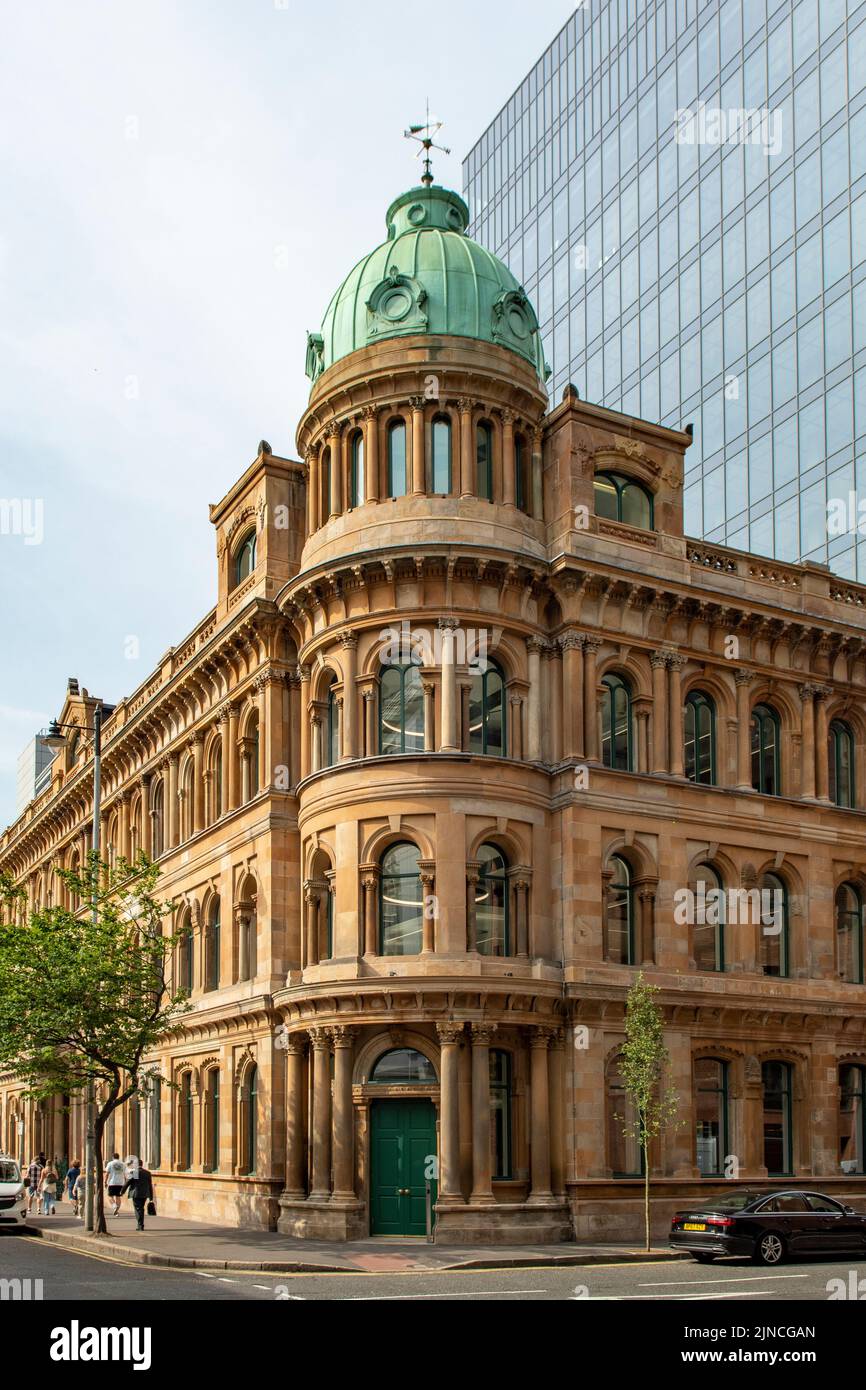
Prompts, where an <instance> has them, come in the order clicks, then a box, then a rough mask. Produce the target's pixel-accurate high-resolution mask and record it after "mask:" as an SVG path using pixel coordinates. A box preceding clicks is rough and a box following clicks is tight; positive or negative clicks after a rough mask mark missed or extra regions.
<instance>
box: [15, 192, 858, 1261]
mask: <svg viewBox="0 0 866 1390" xmlns="http://www.w3.org/2000/svg"><path fill="white" fill-rule="evenodd" d="M467 221H468V214H467V210H466V207H465V205H464V204H463V202H462V200H461V199H460V198H459V197H458V196H457V195H456V194H454V193H450V192H447V191H445V190H443V189H440V188H438V187H435V186H433V187H430V186H426V185H425V186H424V187H422V188H415V189H412V190H411V191H410V192H409V193H407V194H405V195H404V196H402V197H400V198H398V199H397V200H396V201H395V202H394V204H393V205H392V206H391V208H390V209H389V210H388V214H387V226H388V238H387V240H386V241H385V242H384V244H383V245H382V246H380V247H379V248H377V249H376V250H375V251H373V252H372V253H371V254H370V255H369V256H367V257H365V258H364V259H363V260H362V261H361V262H360V263H359V264H358V265H357V266H356V267H355V269H354V270H353V271H352V272H351V274H350V275H349V277H348V278H347V280H346V281H345V282H344V283H343V284H342V285H341V287H340V289H339V290H338V291H337V293H336V295H335V296H334V299H333V300H332V302H331V304H330V306H329V308H328V310H327V313H326V316H325V320H324V323H323V327H322V332H321V334H319V335H314V336H312V337H311V338H310V340H309V343H308V353H307V366H308V372H309V374H310V376H311V378H312V381H313V385H312V391H311V395H310V401H309V406H308V408H307V410H306V413H305V414H304V417H303V419H302V420H301V422H300V425H299V428H298V436H297V438H298V451H299V455H300V457H301V459H302V460H303V462H295V461H293V460H291V459H285V458H280V457H276V456H274V455H273V454H272V453H271V452H270V450H269V448H268V447H267V446H263V447H262V449H261V451H260V453H259V456H258V457H257V458H256V460H255V461H254V462H253V463H252V464H251V465H250V467H249V468H248V469H247V470H246V472H245V473H244V474H243V476H242V477H241V478H240V479H239V480H238V482H237V483H236V484H235V486H234V487H233V488H232V489H231V490H230V492H229V493H228V494H227V496H226V497H224V498H223V500H222V501H221V502H219V503H218V504H217V505H216V506H214V507H212V508H211V511H210V519H211V522H212V524H213V526H214V529H215V538H216V555H217V602H216V607H215V608H214V609H213V611H211V612H210V613H208V614H207V615H206V616H205V617H204V618H203V620H202V622H201V623H200V624H199V626H198V627H197V628H196V629H195V631H194V632H193V633H191V634H190V636H189V637H188V638H187V639H186V640H185V641H184V642H183V643H182V644H181V645H180V646H179V647H175V648H172V649H171V650H170V651H169V652H168V654H167V655H166V657H165V659H164V660H163V662H162V663H161V664H160V666H159V668H158V669H157V670H155V671H154V672H153V673H152V674H151V675H150V676H149V678H148V679H147V680H146V681H145V682H144V684H143V685H142V686H141V687H140V688H139V689H138V690H137V691H135V692H134V693H133V694H132V695H130V696H129V697H128V698H126V699H124V700H121V701H120V703H119V704H117V706H116V707H115V708H114V709H113V711H112V712H111V713H110V714H109V715H108V717H107V721H106V726H105V735H104V737H105V743H104V792H103V796H104V801H103V806H104V811H103V844H104V845H106V846H108V847H109V848H108V853H109V854H110V855H118V854H124V855H126V856H129V855H131V854H133V853H135V852H136V851H137V850H138V849H139V848H143V849H145V850H147V851H148V852H149V853H151V854H152V855H153V856H155V857H156V858H157V859H158V860H159V862H160V866H161V869H162V884H161V892H162V894H163V895H164V896H165V897H171V898H173V899H174V900H176V902H177V903H178V925H180V924H181V923H183V922H188V923H189V924H190V925H191V926H192V928H193V932H192V935H191V938H190V946H189V949H184V951H183V952H182V953H180V955H179V958H178V959H177V961H176V962H175V969H176V976H175V978H176V980H177V981H178V983H179V984H180V985H182V986H183V987H185V988H188V989H189V991H190V993H191V999H192V1003H193V1005H194V1008H193V1011H192V1012H191V1013H190V1014H189V1015H188V1016H187V1017H186V1018H184V1019H183V1021H182V1024H181V1025H179V1026H178V1028H177V1030H176V1032H175V1033H174V1034H173V1035H172V1036H171V1037H169V1038H167V1039H166V1043H165V1047H164V1048H163V1049H162V1051H161V1053H160V1056H159V1059H158V1060H159V1062H160V1065H161V1070H162V1075H163V1076H164V1077H165V1078H166V1079H170V1080H171V1081H172V1082H174V1083H175V1085H174V1086H168V1085H163V1086H162V1087H161V1088H158V1089H156V1090H155V1092H154V1094H153V1096H152V1097H151V1098H150V1099H149V1100H148V1101H147V1102H146V1103H143V1104H142V1105H140V1106H138V1107H128V1108H127V1112H126V1113H125V1114H124V1116H123V1117H122V1118H119V1119H118V1120H117V1124H116V1131H115V1134H114V1135H113V1136H110V1138H111V1139H113V1141H114V1142H115V1143H116V1144H117V1146H118V1147H119V1148H120V1149H121V1150H122V1151H123V1152H141V1153H142V1154H143V1155H144V1157H145V1159H146V1160H147V1161H148V1162H149V1164H150V1166H151V1167H152V1168H153V1170H154V1172H155V1175H156V1184H157V1191H158V1194H159V1196H160V1199H161V1210H162V1211H163V1212H164V1213H166V1214H171V1213H183V1214H185V1215H190V1216H198V1217H201V1218H202V1219H207V1220H209V1221H222V1222H226V1223H231V1224H237V1225H242V1226H245V1225H247V1226H272V1227H273V1226H278V1227H279V1229H280V1230H282V1231H285V1232H289V1233H294V1234H297V1235H300V1236H310V1237H329V1238H333V1239H337V1240H339V1239H346V1238H353V1237H357V1236H360V1235H366V1234H368V1233H369V1234H374V1235H377V1234H378V1235H419V1236H420V1235H423V1234H424V1233H425V1230H426V1223H427V1219H428V1212H427V1201H428V1184H429V1189H430V1203H431V1207H432V1217H433V1220H434V1223H435V1225H434V1230H435V1236H436V1239H438V1240H441V1241H443V1242H447V1241H453V1242H460V1241H468V1240H482V1241H506V1240H507V1241H521V1240H525V1241H539V1240H542V1239H554V1240H566V1239H572V1238H574V1237H575V1236H577V1237H578V1238H581V1237H585V1236H594V1235H597V1234H601V1233H603V1234H604V1235H606V1236H611V1237H615V1236H620V1237H626V1236H632V1235H634V1233H635V1231H636V1229H637V1226H638V1222H639V1219H640V1200H641V1191H640V1189H641V1176H640V1155H639V1153H638V1152H637V1151H636V1147H635V1145H634V1143H633V1142H632V1141H631V1140H630V1139H628V1138H627V1137H625V1134H624V1125H623V1120H624V1118H625V1116H626V1112H627V1104H626V1100H625V1096H624V1093H623V1090H622V1085H621V1079H620V1074H619V1069H618V1053H619V1049H620V1047H621V1044H622V1040H623V1016H624V1003H625V997H626V993H627V991H628V988H629V986H630V984H631V983H632V981H633V980H634V979H635V977H636V974H637V972H638V969H640V968H642V969H643V970H644V972H645V975H646V976H647V978H648V979H649V980H650V981H651V982H652V983H653V984H654V985H656V986H657V987H658V988H659V990H660V991H661V994H660V1001H661V1003H662V1004H663V1007H664V1010H665V1019H666V1039H667V1045H668V1048H669V1051H670V1056H671V1082H672V1084H673V1085H674V1086H675V1087H676V1089H677V1091H678V1095H679V1104H680V1121H681V1124H680V1127H679V1129H677V1130H676V1131H671V1132H670V1133H669V1134H668V1135H666V1136H665V1138H664V1140H663V1141H661V1142H660V1143H659V1144H658V1145H657V1147H656V1150H655V1152H654V1153H653V1162H652V1170H653V1180H654V1186H653V1200H654V1211H655V1219H656V1222H657V1224H658V1227H659V1230H662V1229H664V1227H665V1224H666V1222H667V1221H668V1219H669V1216H670V1212H671V1211H672V1210H673V1208H674V1207H675V1206H677V1205H681V1204H682V1202H683V1200H684V1199H689V1198H693V1197H694V1196H696V1195H697V1194H698V1193H700V1192H701V1191H704V1190H705V1189H707V1188H710V1189H714V1188H715V1189H717V1188H719V1187H721V1186H730V1184H731V1183H737V1182H739V1183H748V1184H749V1185H750V1186H753V1185H755V1184H758V1185H761V1186H763V1185H767V1186H772V1185H773V1183H774V1181H776V1182H778V1179H779V1178H780V1177H787V1176H795V1177H797V1178H803V1179H806V1178H808V1179H809V1181H810V1182H814V1183H815V1184H818V1185H820V1187H821V1188H822V1189H825V1190H827V1191H829V1192H830V1193H831V1194H833V1195H839V1196H844V1197H845V1198H846V1199H848V1200H853V1201H855V1203H862V1201H863V1199H864V1198H866V1118H864V1088H866V991H864V983H863V982H864V975H863V969H864V962H863V926H864V923H863V904H864V895H866V850H864V843H863V826H864V809H863V808H864V807H866V617H864V615H866V588H861V587H858V586H856V585H853V584H849V583H847V582H843V581H841V580H838V579H836V578H835V577H834V576H833V575H832V574H831V573H830V572H829V571H827V570H824V569H821V568H818V567H816V566H809V565H804V566H796V565H784V564H777V563H775V562H773V561H765V560H762V559H759V558H756V557H754V556H750V555H746V554H743V553H740V552H737V551H733V550H727V549H723V548H720V547H712V546H708V545H706V544H703V543H695V542H692V541H690V540H688V539H687V538H686V537H684V535H683V525H682V478H683V459H684V454H685V451H686V449H687V448H688V445H689V442H690V441H689V436H688V434H687V433H678V432H674V431H671V430H669V429H662V428H660V427H659V426H657V425H654V424H651V423H647V422H646V421H642V420H637V419H632V418H630V417H626V416H622V415H619V414H616V413H615V412H612V411H610V410H606V409H602V408H600V407H598V406H594V405H590V404H587V403H585V402H583V401H581V400H579V399H578V398H577V395H576V393H574V392H573V391H571V390H569V391H566V393H565V396H564V398H563V399H562V400H561V401H560V402H554V403H552V404H551V403H549V401H548V397H547V392H546V389H545V384H544V383H545V364H544V358H543V353H542V350H541V345H540V337H539V333H538V325H537V320H536V318H535V314H534V312H533V309H532V306H531V305H530V304H529V303H528V301H527V299H526V297H525V295H524V294H523V292H522V290H521V288H520V286H519V285H518V284H517V283H516V282H515V281H514V279H513V277H512V276H511V275H510V273H509V272H508V270H507V269H506V268H505V267H504V266H503V265H502V264H500V263H499V262H498V261H496V260H495V258H494V257H492V256H491V255H490V254H489V253H488V252H487V251H485V250H483V249H482V248H481V247H479V246H478V245H476V244H474V243H473V242H472V241H470V240H469V239H468V238H467V236H466V235H465V228H466V225H467ZM95 703H96V702H95V700H94V698H93V697H92V696H91V695H89V694H88V693H87V691H85V690H82V691H80V692H79V691H78V690H77V687H76V686H75V685H73V686H72V688H71V689H70V692H69V694H68V695H67V699H66V703H65V705H64V707H63V710H62V712H61V713H60V718H61V719H62V721H63V722H67V723H77V724H78V725H80V726H81V727H82V728H84V727H85V726H86V725H87V724H88V723H89V722H90V718H91V715H92V710H93V708H94V705H95ZM91 793H92V762H91V760H90V755H89V748H88V744H87V739H86V737H85V736H84V735H81V736H78V735H76V734H73V735H72V736H71V737H70V738H69V740H68V742H67V747H66V749H65V751H64V753H63V754H61V756H60V757H58V759H57V760H56V763H55V770H54V774H53V778H52V783H51V786H50V788H49V789H48V790H47V791H46V792H44V793H43V794H42V795H41V796H40V797H39V798H38V799H37V800H35V801H33V802H32V803H31V804H30V805H29V806H28V807H27V809H26V811H25V812H24V813H23V814H22V815H21V816H20V818H19V819H18V820H17V821H16V822H15V823H14V824H13V825H12V826H10V827H9V828H8V829H7V830H6V831H5V833H4V834H3V835H2V838H0V867H3V868H5V869H8V870H10V871H11V872H13V873H14V875H15V876H16V878H17V879H18V881H19V882H20V883H21V884H23V885H24V886H25V887H26V889H27V892H28V895H29V901H30V904H31V906H34V907H35V906H37V905H40V904H41V905H45V904H47V903H51V902H55V903H56V902H57V901H58V900H59V897H58V895H59V894H60V893H62V891H63V889H62V885H61V883H60V880H58V879H57V878H56V876H55V874H54V870H55V869H56V868H57V867H58V866H63V865H72V864H74V863H75V862H76V860H78V861H80V859H81V857H82V856H83V855H84V854H86V852H87V850H88V845H89V840H88V815H89V807H90V804H91V802H90V798H91ZM688 890H691V893H692V897H691V898H689V897H688V896H687V894H688ZM744 894H745V895H748V896H743V895H744ZM759 894H763V895H764V896H763V897H762V898H759V896H758V895H759ZM689 903H692V904H693V905H694V904H697V905H698V910H697V911H691V910H690V909H689ZM707 903H712V904H715V910H714V911H713V910H710V911H706V910H704V907H702V906H701V905H702V904H703V905H706V904H707ZM768 903H769V904H770V907H767V904H768ZM0 1107H2V1109H0V1126H2V1128H0V1135H2V1141H3V1143H4V1145H5V1146H6V1147H7V1148H9V1149H11V1150H12V1151H13V1152H18V1151H19V1150H20V1149H21V1148H22V1141H21V1140H20V1139H19V1138H18V1124H19V1121H20V1120H23V1121H24V1124H25V1137H24V1140H23V1149H24V1151H25V1152H26V1153H27V1155H28V1156H29V1151H30V1150H31V1149H34V1148H38V1147H40V1146H41V1147H44V1148H45V1149H46V1151H48V1152H55V1153H57V1154H62V1153H64V1152H65V1153H71V1151H72V1150H73V1149H74V1150H76V1151H79V1152H80V1151H81V1149H82V1147H83V1126H82V1117H81V1113H80V1109H79V1108H78V1107H77V1106H73V1107H71V1109H64V1106H63V1103H62V1099H60V1098H58V1101H57V1103H56V1104H55V1105H53V1106H51V1105H43V1106H40V1107H34V1106H33V1105H32V1104H30V1103H29V1102H26V1101H25V1100H24V1098H23V1096H22V1094H21V1088H20V1086H18V1085H16V1084H15V1083H14V1081H13V1080H12V1079H11V1078H9V1077H5V1078H0Z"/></svg>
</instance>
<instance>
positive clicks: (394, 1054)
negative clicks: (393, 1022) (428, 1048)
mask: <svg viewBox="0 0 866 1390" xmlns="http://www.w3.org/2000/svg"><path fill="white" fill-rule="evenodd" d="M369 1084H370V1085H371V1086H435V1085H437V1084H438V1077H437V1075H436V1068H435V1067H434V1065H433V1063H432V1062H431V1061H430V1058H429V1057H425V1056H424V1053H423V1052H419V1051H418V1050H417V1048H414V1047H392V1048H389V1050H388V1051H387V1052H383V1053H382V1055H381V1056H380V1057H377V1058H376V1061H375V1062H374V1063H373V1069H372V1071H371V1072H370V1083H369Z"/></svg>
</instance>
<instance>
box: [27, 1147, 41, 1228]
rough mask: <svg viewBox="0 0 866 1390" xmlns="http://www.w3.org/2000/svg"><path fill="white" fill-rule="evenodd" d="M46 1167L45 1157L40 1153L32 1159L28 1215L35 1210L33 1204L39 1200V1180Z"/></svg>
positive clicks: (28, 1181) (28, 1179)
mask: <svg viewBox="0 0 866 1390" xmlns="http://www.w3.org/2000/svg"><path fill="white" fill-rule="evenodd" d="M44 1167H45V1155H44V1154H42V1153H39V1154H37V1155H36V1157H35V1158H31V1160H30V1163H29V1165H28V1168H27V1213H28V1215H29V1214H30V1212H32V1210H33V1203H34V1202H38V1200H39V1179H40V1178H41V1177H42V1169H43V1168H44Z"/></svg>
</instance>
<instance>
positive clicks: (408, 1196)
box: [370, 1100, 436, 1236]
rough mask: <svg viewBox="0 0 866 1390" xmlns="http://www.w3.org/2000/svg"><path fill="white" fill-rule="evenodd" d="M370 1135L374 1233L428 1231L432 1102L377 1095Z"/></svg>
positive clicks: (433, 1120)
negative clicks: (384, 1097) (393, 1098)
mask: <svg viewBox="0 0 866 1390" xmlns="http://www.w3.org/2000/svg"><path fill="white" fill-rule="evenodd" d="M370 1140H371V1142H370V1154H371V1165H370V1234H371V1235H374V1236H423V1235H426V1233H427V1179H426V1173H427V1172H429V1171H433V1164H432V1162H431V1160H432V1158H433V1156H434V1155H435V1153H436V1112H435V1110H434V1108H433V1102H432V1101H429V1100H377V1101H374V1102H373V1113H372V1128H371V1136H370ZM433 1200H434V1202H435V1200H436V1188H435V1184H434V1188H433Z"/></svg>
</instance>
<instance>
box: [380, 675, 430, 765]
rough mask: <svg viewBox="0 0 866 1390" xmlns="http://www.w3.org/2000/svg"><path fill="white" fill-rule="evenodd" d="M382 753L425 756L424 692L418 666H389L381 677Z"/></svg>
mask: <svg viewBox="0 0 866 1390" xmlns="http://www.w3.org/2000/svg"><path fill="white" fill-rule="evenodd" d="M379 752H380V753H423V752H424V688H423V686H422V684H421V672H420V671H419V670H418V667H417V666H387V667H386V668H385V670H384V671H383V673H382V677H381V680H380V682H379Z"/></svg>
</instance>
